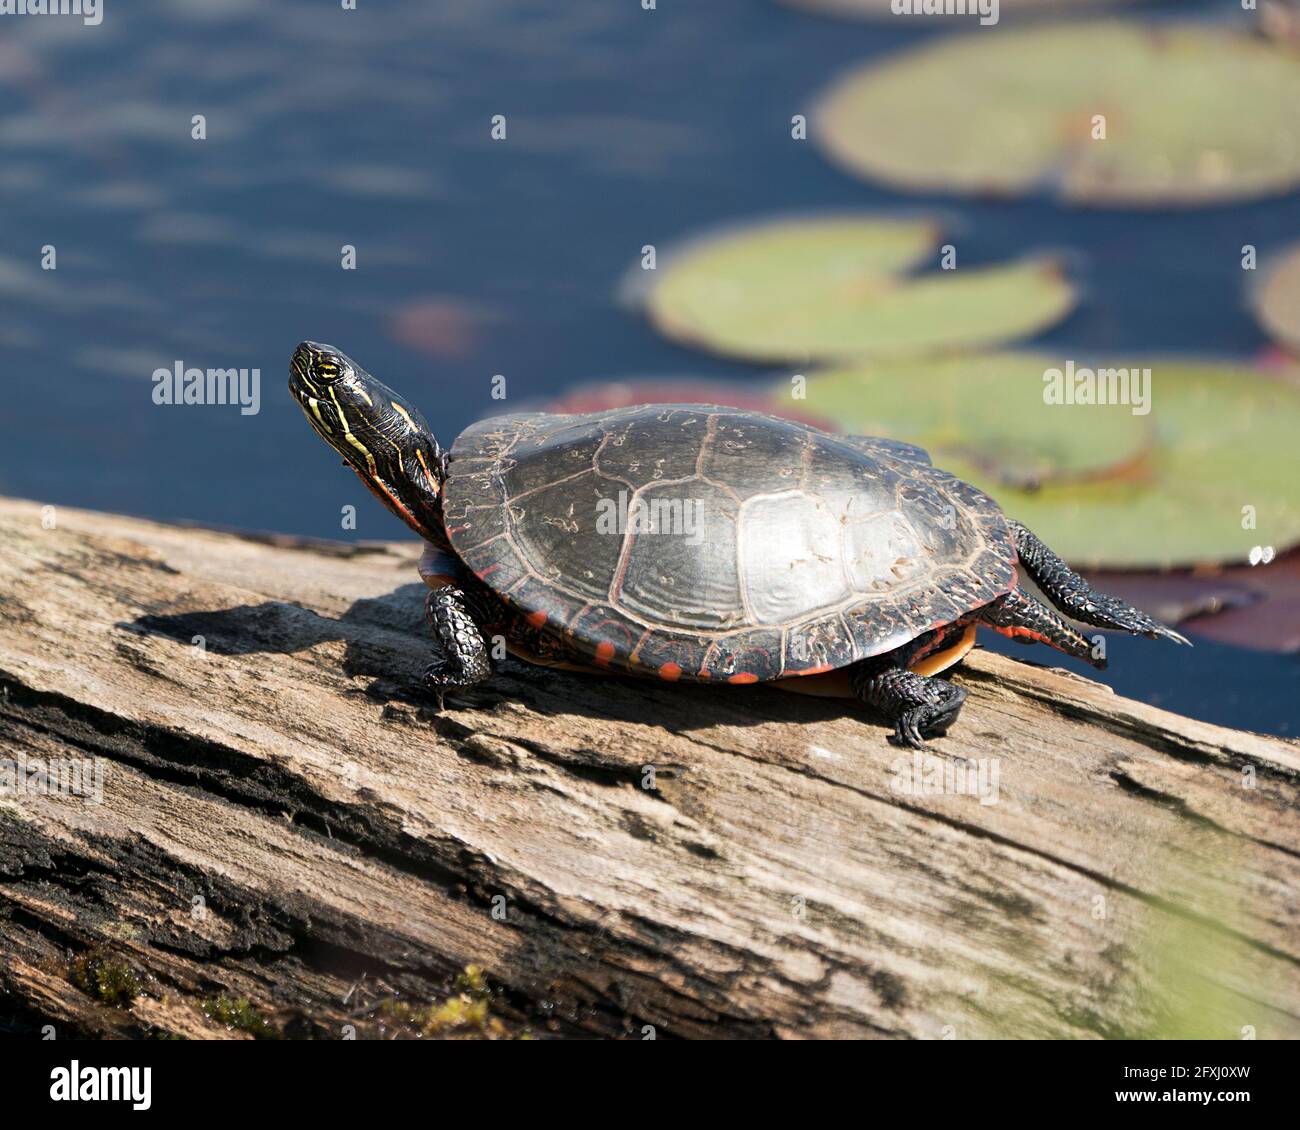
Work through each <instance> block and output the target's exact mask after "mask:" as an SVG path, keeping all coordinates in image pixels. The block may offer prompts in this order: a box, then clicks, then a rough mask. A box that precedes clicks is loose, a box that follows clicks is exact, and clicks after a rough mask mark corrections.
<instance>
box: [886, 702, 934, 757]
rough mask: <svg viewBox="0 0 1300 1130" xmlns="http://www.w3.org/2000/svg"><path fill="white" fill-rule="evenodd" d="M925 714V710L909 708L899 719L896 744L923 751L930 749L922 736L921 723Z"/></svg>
mask: <svg viewBox="0 0 1300 1130" xmlns="http://www.w3.org/2000/svg"><path fill="white" fill-rule="evenodd" d="M923 715H924V711H923V710H920V709H917V710H909V711H908V712H907V713H906V714H904V715H903V716H902V717H901V718H900V719H899V720H898V725H897V726H896V727H895V729H894V744H895V745H901V746H905V747H906V748H908V749H916V750H920V751H921V752H922V753H925V752H928V751H929V749H930V747H929V746H928V745H926V744H925V739H924V738H922V737H921V729H920V723H921V719H922V717H923Z"/></svg>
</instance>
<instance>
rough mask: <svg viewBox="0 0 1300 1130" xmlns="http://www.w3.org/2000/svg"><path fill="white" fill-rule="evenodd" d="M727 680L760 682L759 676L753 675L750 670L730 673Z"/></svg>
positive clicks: (731, 681)
mask: <svg viewBox="0 0 1300 1130" xmlns="http://www.w3.org/2000/svg"><path fill="white" fill-rule="evenodd" d="M727 682H729V683H757V682H758V676H757V675H753V674H751V673H750V672H748V671H742V672H741V673H740V674H739V675H728V676H727Z"/></svg>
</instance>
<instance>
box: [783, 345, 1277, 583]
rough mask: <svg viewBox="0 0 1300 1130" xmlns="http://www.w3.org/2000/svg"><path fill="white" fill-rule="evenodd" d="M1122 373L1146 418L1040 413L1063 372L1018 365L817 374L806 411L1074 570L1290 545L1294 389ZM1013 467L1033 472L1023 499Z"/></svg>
mask: <svg viewBox="0 0 1300 1130" xmlns="http://www.w3.org/2000/svg"><path fill="white" fill-rule="evenodd" d="M1119 364H1121V365H1122V364H1124V363H1123V362H1120V363H1119ZM1132 365H1136V366H1142V367H1149V368H1150V369H1151V370H1152V387H1151V400H1150V412H1149V414H1148V415H1134V413H1133V411H1132V409H1133V407H1134V406H1133V405H1125V404H1119V405H1114V404H1111V405H1086V404H1048V403H1045V401H1044V379H1043V378H1044V373H1045V372H1046V371H1047V370H1049V369H1053V368H1060V367H1061V366H1062V361H1061V359H1060V358H1052V357H1047V356H1043V355H1036V354H1027V353H1004V354H1000V355H993V356H986V357H980V358H968V359H964V360H960V359H959V360H942V361H924V360H912V361H908V362H877V363H873V364H863V365H858V366H853V367H845V368H840V369H836V370H832V371H827V372H824V373H817V374H813V375H812V376H810V378H809V381H808V389H807V395H808V406H809V408H810V409H811V410H812V411H814V412H816V413H818V414H820V415H822V416H825V417H828V418H830V419H833V420H835V421H836V424H837V425H838V426H839V428H840V429H841V430H844V431H850V432H857V433H861V434H867V435H884V436H889V437H892V438H896V439H902V440H907V441H910V442H912V443H918V444H920V445H921V446H923V447H925V448H927V449H928V450H929V451H930V453H931V455H932V456H933V458H934V461H935V463H936V464H938V465H939V466H942V467H944V468H946V469H947V470H949V471H952V472H953V473H954V474H956V475H958V476H960V477H961V478H963V479H967V480H968V481H970V482H972V483H974V484H975V485H976V486H979V487H981V488H982V489H984V490H986V491H987V492H988V493H989V494H991V495H992V496H993V497H994V498H995V499H997V501H998V502H999V504H1000V505H1001V506H1002V508H1003V509H1004V510H1005V511H1006V513H1007V514H1008V515H1010V516H1011V517H1014V518H1017V519H1019V520H1020V521H1023V522H1024V523H1025V524H1026V525H1028V526H1029V527H1030V528H1031V529H1033V530H1034V531H1035V532H1036V533H1038V535H1039V536H1040V537H1042V538H1043V539H1044V540H1045V541H1046V542H1047V543H1048V544H1049V545H1051V546H1052V547H1053V548H1054V549H1055V550H1056V551H1057V552H1058V553H1060V554H1061V555H1062V556H1063V557H1065V558H1066V559H1067V560H1069V561H1071V562H1072V563H1074V564H1076V565H1079V566H1086V567H1091V568H1101V567H1108V568H1123V569H1150V568H1170V567H1180V566H1181V567H1191V566H1195V565H1199V564H1203V563H1207V562H1232V561H1243V560H1246V559H1247V558H1248V557H1249V555H1250V552H1251V550H1252V549H1253V548H1255V547H1256V546H1258V545H1268V546H1272V547H1274V549H1275V550H1276V551H1278V552H1280V551H1281V550H1282V549H1284V548H1286V547H1289V546H1293V545H1296V544H1298V543H1300V492H1297V491H1296V487H1295V484H1296V483H1297V482H1300V445H1297V444H1296V443H1295V436H1296V435H1297V434H1300V388H1298V387H1296V386H1295V385H1292V384H1290V383H1288V382H1286V381H1284V380H1281V379H1275V378H1273V377H1271V376H1270V375H1269V374H1266V373H1264V372H1262V371H1260V370H1258V369H1252V368H1250V367H1248V366H1245V365H1239V364H1234V363H1211V362H1192V361H1185V360H1160V359H1145V360H1143V359H1137V360H1136V361H1133V362H1132ZM785 394H786V386H784V385H782V386H780V388H779V389H777V390H774V397H781V396H783V395H785ZM1025 466H1029V467H1037V468H1041V472H1040V473H1039V475H1038V477H1037V482H1036V483H1035V484H1034V485H1033V486H1032V488H1030V489H1027V488H1029V483H1028V482H1027V481H1022V482H1020V483H1018V482H1017V479H1018V477H1020V476H1021V474H1022V469H1023V468H1024V467H1025Z"/></svg>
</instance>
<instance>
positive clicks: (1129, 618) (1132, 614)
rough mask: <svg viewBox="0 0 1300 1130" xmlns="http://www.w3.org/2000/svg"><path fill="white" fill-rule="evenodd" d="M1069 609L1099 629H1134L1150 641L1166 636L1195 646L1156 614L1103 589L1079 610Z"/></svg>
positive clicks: (1089, 595)
mask: <svg viewBox="0 0 1300 1130" xmlns="http://www.w3.org/2000/svg"><path fill="white" fill-rule="evenodd" d="M1065 611H1066V612H1068V613H1069V615H1071V616H1073V617H1074V618H1075V619H1076V620H1082V621H1083V622H1084V623H1085V624H1094V625H1096V626H1097V627H1098V628H1114V629H1115V630H1117V631H1121V632H1131V633H1132V634H1133V635H1135V636H1146V637H1147V639H1150V640H1158V639H1166V640H1173V642H1174V643H1183V644H1186V645H1187V646H1188V647H1191V646H1192V642H1191V640H1189V639H1188V638H1187V637H1186V636H1183V635H1180V634H1179V633H1178V632H1175V631H1174V630H1173V628H1169V627H1166V626H1165V625H1164V624H1162V623H1160V621H1159V620H1157V619H1156V618H1155V617H1154V616H1148V615H1147V614H1146V613H1145V612H1143V611H1142V610H1141V609H1140V608H1134V607H1133V605H1131V604H1129V603H1127V602H1126V601H1123V600H1120V599H1119V598H1118V597H1115V596H1107V595H1106V594H1105V593H1103V592H1096V591H1095V590H1089V591H1088V594H1087V596H1086V597H1085V598H1084V599H1083V601H1082V602H1081V606H1080V607H1079V609H1078V610H1077V611H1076V610H1075V609H1074V608H1066V609H1065Z"/></svg>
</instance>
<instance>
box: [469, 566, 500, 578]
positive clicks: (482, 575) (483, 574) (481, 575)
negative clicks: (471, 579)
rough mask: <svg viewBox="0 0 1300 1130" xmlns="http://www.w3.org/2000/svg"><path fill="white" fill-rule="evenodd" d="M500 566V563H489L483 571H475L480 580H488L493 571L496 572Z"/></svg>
mask: <svg viewBox="0 0 1300 1130" xmlns="http://www.w3.org/2000/svg"><path fill="white" fill-rule="evenodd" d="M500 568H501V566H500V565H489V566H488V567H487V568H486V569H484V570H483V572H481V573H475V574H474V575H475V576H476V577H477V578H478V579H479V580H480V581H486V580H487V579H488V578H489V577H490V576H492V574H493V573H495V572H496V571H497V570H498V569H500Z"/></svg>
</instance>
